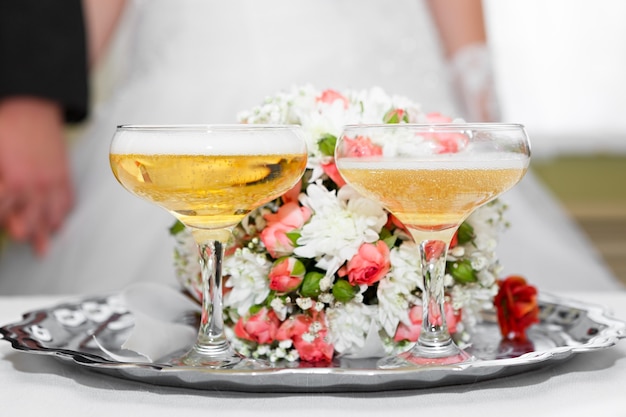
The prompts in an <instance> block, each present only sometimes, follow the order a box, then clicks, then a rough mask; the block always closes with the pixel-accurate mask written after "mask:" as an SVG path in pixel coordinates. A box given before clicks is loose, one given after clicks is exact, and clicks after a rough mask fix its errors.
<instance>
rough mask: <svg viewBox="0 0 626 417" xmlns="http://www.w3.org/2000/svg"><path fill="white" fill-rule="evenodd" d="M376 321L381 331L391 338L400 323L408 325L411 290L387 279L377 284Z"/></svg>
mask: <svg viewBox="0 0 626 417" xmlns="http://www.w3.org/2000/svg"><path fill="white" fill-rule="evenodd" d="M376 294H377V297H378V321H379V322H380V326H381V327H382V329H383V330H385V332H386V333H387V334H388V335H389V336H393V335H394V334H395V332H396V328H397V327H398V324H400V322H403V323H409V322H410V320H409V307H410V305H411V303H410V302H409V300H411V290H410V289H408V288H407V287H406V286H405V285H398V283H397V281H394V280H392V279H389V278H387V277H385V278H383V279H381V280H380V281H379V282H378V290H377V293H376Z"/></svg>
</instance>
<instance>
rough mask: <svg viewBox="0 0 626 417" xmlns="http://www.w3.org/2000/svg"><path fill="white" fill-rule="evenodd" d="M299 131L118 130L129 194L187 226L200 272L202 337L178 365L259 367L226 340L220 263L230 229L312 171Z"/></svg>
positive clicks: (114, 153)
mask: <svg viewBox="0 0 626 417" xmlns="http://www.w3.org/2000/svg"><path fill="white" fill-rule="evenodd" d="M306 161H307V152H306V144H305V140H304V136H303V133H302V131H301V129H300V128H299V127H297V126H285V125H281V126H278V125H277V126H273V125H244V124H241V125H177V126H138V125H135V126H133V125H126V126H120V127H118V128H117V131H116V133H115V135H114V138H113V142H112V144H111V150H110V162H111V168H112V170H113V173H114V174H115V177H116V178H117V179H118V181H119V182H120V183H121V184H122V185H123V186H124V187H125V188H126V189H127V190H128V191H130V192H131V193H133V194H135V195H137V196H139V197H141V198H144V199H146V200H148V201H150V202H152V203H154V204H157V205H159V206H161V207H162V208H165V209H166V210H168V211H169V212H170V213H172V215H174V216H175V217H176V218H177V219H178V220H180V221H181V222H182V223H183V224H184V225H185V226H187V227H189V228H190V230H191V233H192V235H193V237H194V239H195V241H196V243H197V244H198V250H199V253H200V263H201V269H202V282H203V294H202V295H203V297H202V317H201V320H200V322H201V323H200V328H199V331H198V338H197V341H196V343H195V345H194V346H193V347H192V349H191V350H190V351H189V352H187V353H186V354H185V355H184V356H183V357H182V358H181V359H180V362H181V363H182V364H185V365H189V366H206V367H210V368H232V367H256V365H257V363H256V362H255V361H252V360H249V359H246V358H243V357H242V356H241V355H239V354H237V353H236V352H234V350H233V349H232V347H231V346H230V344H229V343H228V340H227V339H226V337H225V335H224V319H223V316H222V258H223V256H224V247H225V245H226V244H227V243H228V241H229V240H230V238H231V232H232V229H233V228H234V227H235V226H236V225H237V224H238V223H239V222H240V221H241V220H242V219H243V218H244V216H245V215H246V214H248V213H249V212H250V211H252V210H253V209H255V208H257V207H259V206H261V205H263V204H265V203H267V202H269V201H271V200H273V199H275V198H277V197H279V196H280V195H281V194H283V193H284V192H286V191H288V190H289V189H290V188H292V187H293V186H294V185H295V184H296V183H297V182H298V180H299V179H300V177H301V176H302V174H303V173H304V170H305V168H306Z"/></svg>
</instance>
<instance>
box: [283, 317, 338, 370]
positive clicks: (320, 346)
mask: <svg viewBox="0 0 626 417" xmlns="http://www.w3.org/2000/svg"><path fill="white" fill-rule="evenodd" d="M276 339H277V340H289V339H291V340H292V341H293V345H294V347H295V348H296V350H297V351H298V355H300V359H301V360H303V361H305V362H330V361H331V360H332V358H333V352H334V350H335V348H334V347H333V345H332V344H330V343H328V341H327V340H328V327H327V325H326V319H325V317H324V313H323V312H320V313H317V312H314V313H313V316H308V315H304V314H298V315H295V316H292V317H290V318H289V319H287V320H286V321H284V322H283V324H282V325H281V326H280V328H279V329H278V332H277V334H276Z"/></svg>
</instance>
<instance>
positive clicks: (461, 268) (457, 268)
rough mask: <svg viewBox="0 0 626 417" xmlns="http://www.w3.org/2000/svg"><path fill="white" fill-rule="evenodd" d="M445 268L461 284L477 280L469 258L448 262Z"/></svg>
mask: <svg viewBox="0 0 626 417" xmlns="http://www.w3.org/2000/svg"><path fill="white" fill-rule="evenodd" d="M447 270H448V273H449V274H450V275H452V277H453V278H454V280H455V281H456V282H458V283H461V284H467V283H470V282H476V281H478V278H477V277H476V273H475V272H474V269H473V268H472V263H471V262H470V260H469V259H464V260H462V261H455V262H448V263H447Z"/></svg>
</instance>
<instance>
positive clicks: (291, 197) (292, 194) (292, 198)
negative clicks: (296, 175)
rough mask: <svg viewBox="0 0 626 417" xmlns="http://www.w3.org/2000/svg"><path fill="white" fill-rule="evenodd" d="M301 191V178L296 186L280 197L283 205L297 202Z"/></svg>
mask: <svg viewBox="0 0 626 417" xmlns="http://www.w3.org/2000/svg"><path fill="white" fill-rule="evenodd" d="M301 191H302V178H300V180H299V181H298V183H297V184H296V185H294V186H293V187H291V189H290V190H289V191H287V192H286V193H285V194H283V195H282V196H281V199H282V200H283V203H291V202H298V197H299V196H300V192H301Z"/></svg>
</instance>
